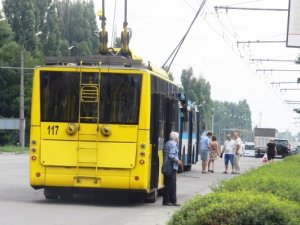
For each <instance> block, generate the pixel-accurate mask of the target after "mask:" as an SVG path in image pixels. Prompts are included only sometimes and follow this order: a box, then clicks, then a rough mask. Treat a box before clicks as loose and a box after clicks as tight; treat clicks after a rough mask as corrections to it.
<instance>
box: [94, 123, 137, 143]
mask: <svg viewBox="0 0 300 225" xmlns="http://www.w3.org/2000/svg"><path fill="white" fill-rule="evenodd" d="M101 127H102V125H101V124H100V125H99V128H100V129H101ZM109 127H110V129H111V135H109V136H104V135H102V134H101V132H99V133H100V138H99V140H100V141H108V142H136V141H137V135H138V126H137V125H109Z"/></svg>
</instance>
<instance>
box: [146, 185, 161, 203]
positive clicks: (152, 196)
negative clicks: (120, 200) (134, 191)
mask: <svg viewBox="0 0 300 225" xmlns="http://www.w3.org/2000/svg"><path fill="white" fill-rule="evenodd" d="M157 196H158V191H157V188H154V189H153V191H152V192H150V193H148V194H146V196H145V197H144V202H145V203H155V202H156V200H157Z"/></svg>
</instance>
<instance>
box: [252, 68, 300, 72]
mask: <svg viewBox="0 0 300 225" xmlns="http://www.w3.org/2000/svg"><path fill="white" fill-rule="evenodd" d="M273 71H274V72H300V70H292V69H290V70H288V69H283V70H281V69H256V72H273Z"/></svg>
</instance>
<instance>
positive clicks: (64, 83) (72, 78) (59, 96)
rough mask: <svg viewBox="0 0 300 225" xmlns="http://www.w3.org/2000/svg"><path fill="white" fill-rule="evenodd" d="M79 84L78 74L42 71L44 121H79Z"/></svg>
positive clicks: (42, 113)
mask: <svg viewBox="0 0 300 225" xmlns="http://www.w3.org/2000/svg"><path fill="white" fill-rule="evenodd" d="M78 84H79V76H78V73H70V72H54V71H41V118H42V121H47V122H51V121H56V122H76V121H77V119H78V118H77V117H78V101H79V90H78Z"/></svg>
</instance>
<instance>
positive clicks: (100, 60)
mask: <svg viewBox="0 0 300 225" xmlns="http://www.w3.org/2000/svg"><path fill="white" fill-rule="evenodd" d="M177 92H178V87H177V86H176V85H175V84H174V83H173V82H172V81H170V80H169V78H168V76H167V74H166V72H164V70H162V69H159V70H156V69H153V68H152V66H151V65H144V64H143V63H142V61H141V60H140V59H131V58H126V57H123V56H121V55H118V54H108V55H97V56H91V57H81V58H79V57H63V58H49V59H47V60H46V61H45V65H44V66H42V67H36V68H35V70H34V77H33V87H32V106H31V137H30V184H31V186H32V187H33V188H35V189H40V188H44V195H45V197H46V198H47V199H57V198H71V197H72V195H73V194H74V193H76V192H77V191H80V190H90V189H94V190H95V189H109V190H128V191H139V192H142V193H145V196H146V198H147V200H148V201H150V202H155V200H156V197H157V192H158V190H160V189H162V188H163V175H162V173H161V172H160V171H161V165H162V147H163V144H164V142H165V141H167V139H168V136H169V133H170V131H171V130H177V131H178V123H179V121H180V119H179V116H180V109H179V108H180V107H181V106H182V105H185V104H181V101H180V100H179V99H182V98H178V96H177V95H176V93H177ZM182 111H186V110H182Z"/></svg>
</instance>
